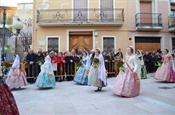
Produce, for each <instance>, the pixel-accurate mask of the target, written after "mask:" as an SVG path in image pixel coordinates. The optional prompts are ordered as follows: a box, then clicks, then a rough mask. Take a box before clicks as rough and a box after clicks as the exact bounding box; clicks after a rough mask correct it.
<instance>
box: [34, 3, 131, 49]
mask: <svg viewBox="0 0 175 115" xmlns="http://www.w3.org/2000/svg"><path fill="white" fill-rule="evenodd" d="M72 1H73V0H36V1H34V6H33V9H34V12H33V42H32V43H33V44H32V47H33V49H34V50H35V51H38V49H39V48H42V49H43V50H46V46H45V45H44V46H39V42H40V41H46V39H47V37H48V36H59V37H60V51H67V50H68V47H69V44H68V40H69V35H68V34H67V32H68V31H69V30H75V31H78V30H80V31H81V30H83V31H85V30H88V31H89V30H91V31H93V32H98V36H96V37H94V48H100V49H102V47H103V46H102V37H103V36H113V37H115V38H116V43H115V45H116V49H118V48H122V50H123V51H125V49H126V47H127V46H128V45H129V41H128V21H127V19H128V14H127V0H114V3H115V4H114V6H115V8H124V18H125V20H124V24H123V25H122V26H118V27H117V26H116V27H109V26H108V27H107V26H103V27H96V26H90V27H85V26H84V27H83V26H79V27H77V26H65V27H60V26H56V27H53V26H52V27H42V26H38V24H37V23H36V15H37V14H36V11H37V10H38V9H72V6H73V5H72ZM88 6H89V8H99V0H89V5H88ZM46 44H47V43H46Z"/></svg>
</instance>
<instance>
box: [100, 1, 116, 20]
mask: <svg viewBox="0 0 175 115" xmlns="http://www.w3.org/2000/svg"><path fill="white" fill-rule="evenodd" d="M99 17H100V20H101V21H107V22H113V18H114V13H113V0H100V16H99Z"/></svg>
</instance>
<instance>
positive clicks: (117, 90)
mask: <svg viewBox="0 0 175 115" xmlns="http://www.w3.org/2000/svg"><path fill="white" fill-rule="evenodd" d="M133 52H134V49H133V48H132V47H131V46H130V47H129V48H127V51H126V57H125V59H124V70H123V71H120V72H119V74H118V76H117V77H116V79H115V82H114V86H113V89H112V91H113V93H114V94H116V95H119V96H124V97H135V96H138V95H139V92H140V78H139V77H138V76H139V73H140V72H139V70H140V69H139V66H138V62H137V58H136V56H135V55H134V54H133Z"/></svg>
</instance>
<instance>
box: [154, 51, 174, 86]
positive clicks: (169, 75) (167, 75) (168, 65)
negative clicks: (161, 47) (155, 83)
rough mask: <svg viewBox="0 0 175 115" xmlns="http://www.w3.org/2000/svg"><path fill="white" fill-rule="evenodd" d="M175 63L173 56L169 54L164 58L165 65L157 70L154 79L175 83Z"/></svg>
mask: <svg viewBox="0 0 175 115" xmlns="http://www.w3.org/2000/svg"><path fill="white" fill-rule="evenodd" d="M173 62H174V61H173V60H172V59H171V54H167V55H165V56H163V63H162V65H161V66H160V67H159V68H158V69H157V71H156V73H155V75H154V78H155V79H157V80H161V81H165V82H172V83H174V82H175V70H173V68H174V63H173Z"/></svg>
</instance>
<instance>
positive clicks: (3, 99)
mask: <svg viewBox="0 0 175 115" xmlns="http://www.w3.org/2000/svg"><path fill="white" fill-rule="evenodd" d="M0 115H19V111H18V107H17V105H16V101H15V99H14V97H13V94H12V93H11V91H10V89H9V87H8V86H7V84H6V83H5V80H3V79H2V78H0Z"/></svg>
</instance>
